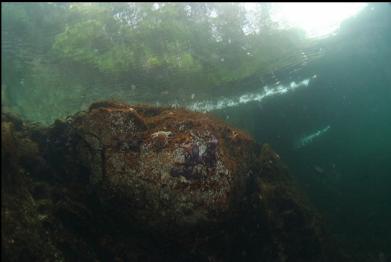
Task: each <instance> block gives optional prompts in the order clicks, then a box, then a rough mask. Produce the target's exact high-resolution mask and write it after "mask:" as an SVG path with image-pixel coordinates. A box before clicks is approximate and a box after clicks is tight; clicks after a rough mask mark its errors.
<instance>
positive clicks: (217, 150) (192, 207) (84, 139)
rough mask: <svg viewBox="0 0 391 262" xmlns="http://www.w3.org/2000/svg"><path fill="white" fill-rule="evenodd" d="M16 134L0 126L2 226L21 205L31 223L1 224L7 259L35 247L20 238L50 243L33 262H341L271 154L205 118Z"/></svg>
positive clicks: (116, 117) (127, 111) (120, 117)
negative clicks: (4, 186) (46, 261)
mask: <svg viewBox="0 0 391 262" xmlns="http://www.w3.org/2000/svg"><path fill="white" fill-rule="evenodd" d="M15 123H16V120H15V119H12V118H9V117H3V118H2V131H3V132H2V162H3V164H6V166H5V168H4V169H2V171H4V173H6V174H5V175H2V178H4V177H5V178H7V180H6V184H7V187H13V188H22V187H23V190H19V191H18V190H17V191H18V193H13V192H8V191H7V198H6V199H7V202H6V205H5V206H4V207H3V205H2V207H3V208H2V218H6V219H7V221H12V219H16V216H22V217H23V216H24V215H23V214H21V212H16V210H18V206H17V205H16V204H14V203H21V204H18V205H19V206H20V205H25V206H27V207H28V209H29V210H30V213H29V217H30V218H31V219H32V220H31V219H30V220H31V221H34V223H22V222H20V221H23V218H22V219H21V218H19V220H15V221H14V222H13V223H12V226H11V225H7V224H2V226H3V227H7V228H8V230H6V232H8V233H7V234H5V235H3V236H2V238H3V239H2V240H3V242H4V241H5V243H8V244H4V245H2V247H3V249H6V250H5V251H7V252H6V254H7V256H6V257H5V258H6V260H7V259H8V260H10V261H16V260H18V259H16V258H18V256H17V252H22V250H25V249H26V246H27V247H29V245H32V243H26V242H23V241H22V240H20V241H16V240H17V239H22V238H23V237H24V235H18V234H19V233H15V230H12V229H13V228H21V227H22V228H23V227H34V231H31V232H35V233H34V236H33V237H31V236H29V238H30V239H37V238H39V237H38V236H39V235H41V234H42V232H43V231H44V232H46V233H47V234H46V238H45V240H44V241H43V240H41V242H37V241H36V243H42V245H48V246H50V247H51V248H50V249H47V250H46V253H45V255H42V256H41V257H40V255H39V252H38V250H39V248H31V246H30V248H29V249H28V250H31V251H30V252H31V253H33V254H34V256H35V257H37V259H38V260H39V258H41V259H47V258H48V257H50V258H51V260H53V259H54V258H55V259H54V260H64V259H65V260H69V261H74V260H75V259H76V260H104V261H106V260H115V259H117V260H118V261H237V260H239V259H241V260H243V259H244V260H247V261H331V260H330V259H333V260H334V261H335V260H337V259H338V257H337V256H335V255H336V252H335V250H331V249H330V246H329V243H330V242H329V241H328V238H327V234H326V233H325V232H324V230H323V226H322V223H321V222H320V219H319V217H318V216H317V215H316V213H315V212H314V211H313V210H312V209H311V208H309V206H308V204H307V202H306V201H305V198H304V197H303V196H302V195H301V194H300V193H299V191H298V190H297V188H296V186H295V184H294V182H293V180H292V179H291V178H290V176H289V175H288V173H287V169H286V168H285V167H284V165H283V164H282V162H281V160H280V157H279V156H278V154H276V153H275V152H274V151H273V150H272V149H271V147H270V146H269V145H267V144H264V145H262V146H261V145H259V144H257V143H255V142H254V141H253V140H252V139H251V137H250V136H249V135H247V134H245V133H244V132H242V131H240V130H237V129H235V128H233V127H230V126H228V125H226V124H225V123H223V122H222V121H220V120H218V119H216V118H214V117H212V116H210V115H206V114H202V113H195V112H189V111H186V110H184V109H173V108H158V107H150V106H140V105H138V106H129V105H126V104H121V103H115V102H98V103H95V104H93V105H91V107H90V108H89V110H88V111H87V112H81V113H78V114H76V115H74V116H71V117H69V118H68V119H67V120H66V121H57V122H56V123H55V124H54V125H53V126H51V127H49V128H45V129H41V130H37V129H36V128H32V129H31V130H30V133H28V131H26V130H28V128H27V127H24V128H23V130H19V131H18V130H15V128H13V126H15ZM22 131H23V132H22ZM23 141H24V142H23ZM26 141H28V142H26ZM22 142H23V143H22ZM21 145H28V146H29V147H28V149H27V150H26V149H23V146H21ZM3 151H4V152H3ZM21 158H23V159H24V160H23V161H21ZM26 161H27V162H28V163H30V164H29V165H24V164H23V163H27V162H26ZM4 162H5V163H4ZM26 173H27V174H28V175H25V174H26ZM12 177H20V179H19V180H18V181H19V182H15V181H14V180H12V179H9V178H12ZM20 181H29V182H28V183H27V182H23V183H21V182H20ZM21 192H23V193H21ZM22 195H23V196H24V197H21V196H22ZM26 195H28V196H29V197H25V196H26ZM15 199H19V202H18V201H15ZM31 199H32V200H31ZM41 202H42V203H46V204H45V208H44V210H43V211H41V210H40V207H39V205H37V203H41ZM34 205H35V206H34ZM11 211H14V213H12V212H11ZM42 213H44V214H42ZM26 215H27V214H26ZM11 216H14V217H11ZM42 217H43V218H42ZM26 232H27V231H26ZM20 234H21V233H20ZM15 241H16V242H15ZM11 242H12V245H11V244H9V243H11ZM36 243H35V245H36ZM45 243H46V244H45ZM18 250H19V251H18ZM19 260H20V257H19Z"/></svg>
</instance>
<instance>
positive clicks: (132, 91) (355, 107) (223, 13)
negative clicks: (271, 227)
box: [1, 3, 391, 262]
mask: <svg viewBox="0 0 391 262" xmlns="http://www.w3.org/2000/svg"><path fill="white" fill-rule="evenodd" d="M266 7H267V6H266ZM266 7H264V8H262V9H259V10H260V11H259V12H260V13H261V12H264V13H263V14H264V15H263V16H261V18H260V20H259V21H258V24H256V26H258V27H259V28H260V29H261V30H260V32H258V33H251V34H245V33H243V30H242V29H243V28H244V27H245V26H248V22H246V20H245V16H244V14H243V12H244V11H243V10H241V9H239V8H237V6H235V5H233V6H231V5H228V4H225V5H224V4H223V5H221V6H219V5H217V4H210V5H208V4H201V3H199V4H177V5H173V4H172V5H166V6H161V7H159V8H156V7H155V6H153V5H152V4H144V5H134V4H129V5H126V4H117V5H113V4H102V5H91V6H89V5H85V6H79V5H73V6H72V5H69V4H11V3H8V4H7V3H5V4H2V31H1V32H2V83H1V84H2V86H1V90H2V110H5V111H11V112H14V113H16V114H18V115H20V116H21V117H22V118H25V119H28V120H31V121H37V122H42V123H44V124H50V123H52V122H53V121H54V119H56V118H61V117H65V116H67V115H69V114H72V113H75V112H77V111H79V110H83V109H86V108H87V107H88V105H89V104H90V103H91V102H93V101H96V100H101V99H107V98H114V99H120V100H124V101H127V102H130V103H152V104H163V105H173V106H187V107H188V108H190V109H194V110H200V111H211V112H212V113H213V114H216V115H218V116H221V117H222V118H224V119H225V120H226V121H227V122H229V123H231V124H232V125H234V126H237V127H239V128H242V129H244V130H246V131H248V132H249V133H250V134H251V135H252V136H253V137H254V138H255V139H256V140H257V141H258V142H260V143H264V142H267V143H270V144H271V145H272V146H273V148H274V149H275V150H276V151H277V152H278V153H279V154H280V156H281V157H282V159H283V160H284V161H285V162H286V163H287V165H288V167H289V168H290V171H291V174H292V175H293V176H294V177H295V179H296V180H297V181H298V184H299V185H300V187H301V189H302V190H303V191H305V192H306V193H307V194H308V197H309V199H310V200H311V202H312V203H313V205H314V207H316V208H317V209H318V210H319V211H320V212H321V213H322V215H323V216H324V217H325V219H326V221H327V222H328V225H329V227H330V230H331V232H332V233H333V234H334V236H335V237H336V239H337V240H338V241H339V245H341V246H342V247H344V248H345V249H346V250H348V251H347V252H350V253H354V254H356V255H357V259H361V260H362V261H380V262H384V261H388V260H389V259H390V257H391V244H390V243H391V223H390V221H391V5H390V4H387V3H382V4H369V5H368V6H367V7H366V8H365V9H364V10H362V11H361V12H360V13H359V14H358V15H357V16H355V17H353V18H350V19H348V20H346V21H345V22H344V23H343V24H342V26H341V28H340V30H339V31H338V32H337V34H336V35H333V36H330V37H328V38H325V39H317V40H306V39H305V38H304V36H303V33H302V32H300V31H298V30H294V29H291V30H278V29H277V28H276V27H273V25H272V23H270V20H269V18H268V15H267V10H268V9H267V8H266ZM189 10H190V11H189ZM262 10H263V11H262ZM303 81H304V82H303ZM264 86H268V88H269V91H270V90H272V91H273V92H275V95H266V94H267V89H264V88H263V87H264ZM273 92H272V93H273ZM269 94H270V92H269ZM219 101H220V103H219Z"/></svg>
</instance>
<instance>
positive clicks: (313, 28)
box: [245, 3, 367, 37]
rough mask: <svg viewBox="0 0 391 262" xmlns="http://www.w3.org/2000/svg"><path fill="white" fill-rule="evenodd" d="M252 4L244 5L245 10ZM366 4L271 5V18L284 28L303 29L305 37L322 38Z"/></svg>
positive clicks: (250, 7)
mask: <svg viewBox="0 0 391 262" xmlns="http://www.w3.org/2000/svg"><path fill="white" fill-rule="evenodd" d="M253 4H254V3H246V4H245V7H246V9H247V10H250V9H252V7H253ZM366 5H367V4H366V3H272V4H271V6H272V18H273V20H275V21H278V22H280V23H282V24H283V25H285V26H294V27H299V28H301V29H303V30H304V31H305V32H306V34H307V37H322V36H326V35H328V34H330V33H333V32H334V31H335V30H337V29H338V28H339V26H340V24H341V22H342V21H343V20H345V19H346V18H348V17H351V16H353V15H355V14H357V13H358V12H359V11H360V10H362V9H363V8H364V7H365V6H366Z"/></svg>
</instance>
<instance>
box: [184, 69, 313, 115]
mask: <svg viewBox="0 0 391 262" xmlns="http://www.w3.org/2000/svg"><path fill="white" fill-rule="evenodd" d="M316 77H317V76H316V75H313V76H312V77H310V78H306V79H304V80H302V81H301V82H299V83H296V82H294V81H293V82H291V83H290V84H289V85H277V86H273V87H268V86H264V87H263V90H261V91H258V92H254V93H247V94H243V95H241V96H240V97H236V98H222V99H220V100H217V101H200V102H195V103H193V104H190V105H189V106H187V108H188V109H190V110H193V111H199V112H209V111H213V110H219V109H224V108H227V107H233V106H238V105H242V104H247V103H249V102H253V101H258V102H260V101H262V100H263V99H264V98H266V97H268V96H273V95H281V94H285V93H287V92H289V91H293V90H295V89H297V88H299V87H307V86H308V85H309V84H310V81H311V80H312V79H315V78H316Z"/></svg>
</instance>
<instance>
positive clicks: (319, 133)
mask: <svg viewBox="0 0 391 262" xmlns="http://www.w3.org/2000/svg"><path fill="white" fill-rule="evenodd" d="M330 128H331V127H330V126H329V125H328V126H326V127H325V128H322V129H320V130H317V131H316V132H314V133H311V134H309V135H307V136H304V137H302V138H301V139H299V141H298V142H297V143H296V145H295V147H296V148H297V149H299V148H302V147H304V146H306V145H308V144H311V143H312V142H313V141H314V139H315V138H317V137H320V136H322V135H323V134H325V133H326V132H327V131H329V129H330Z"/></svg>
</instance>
